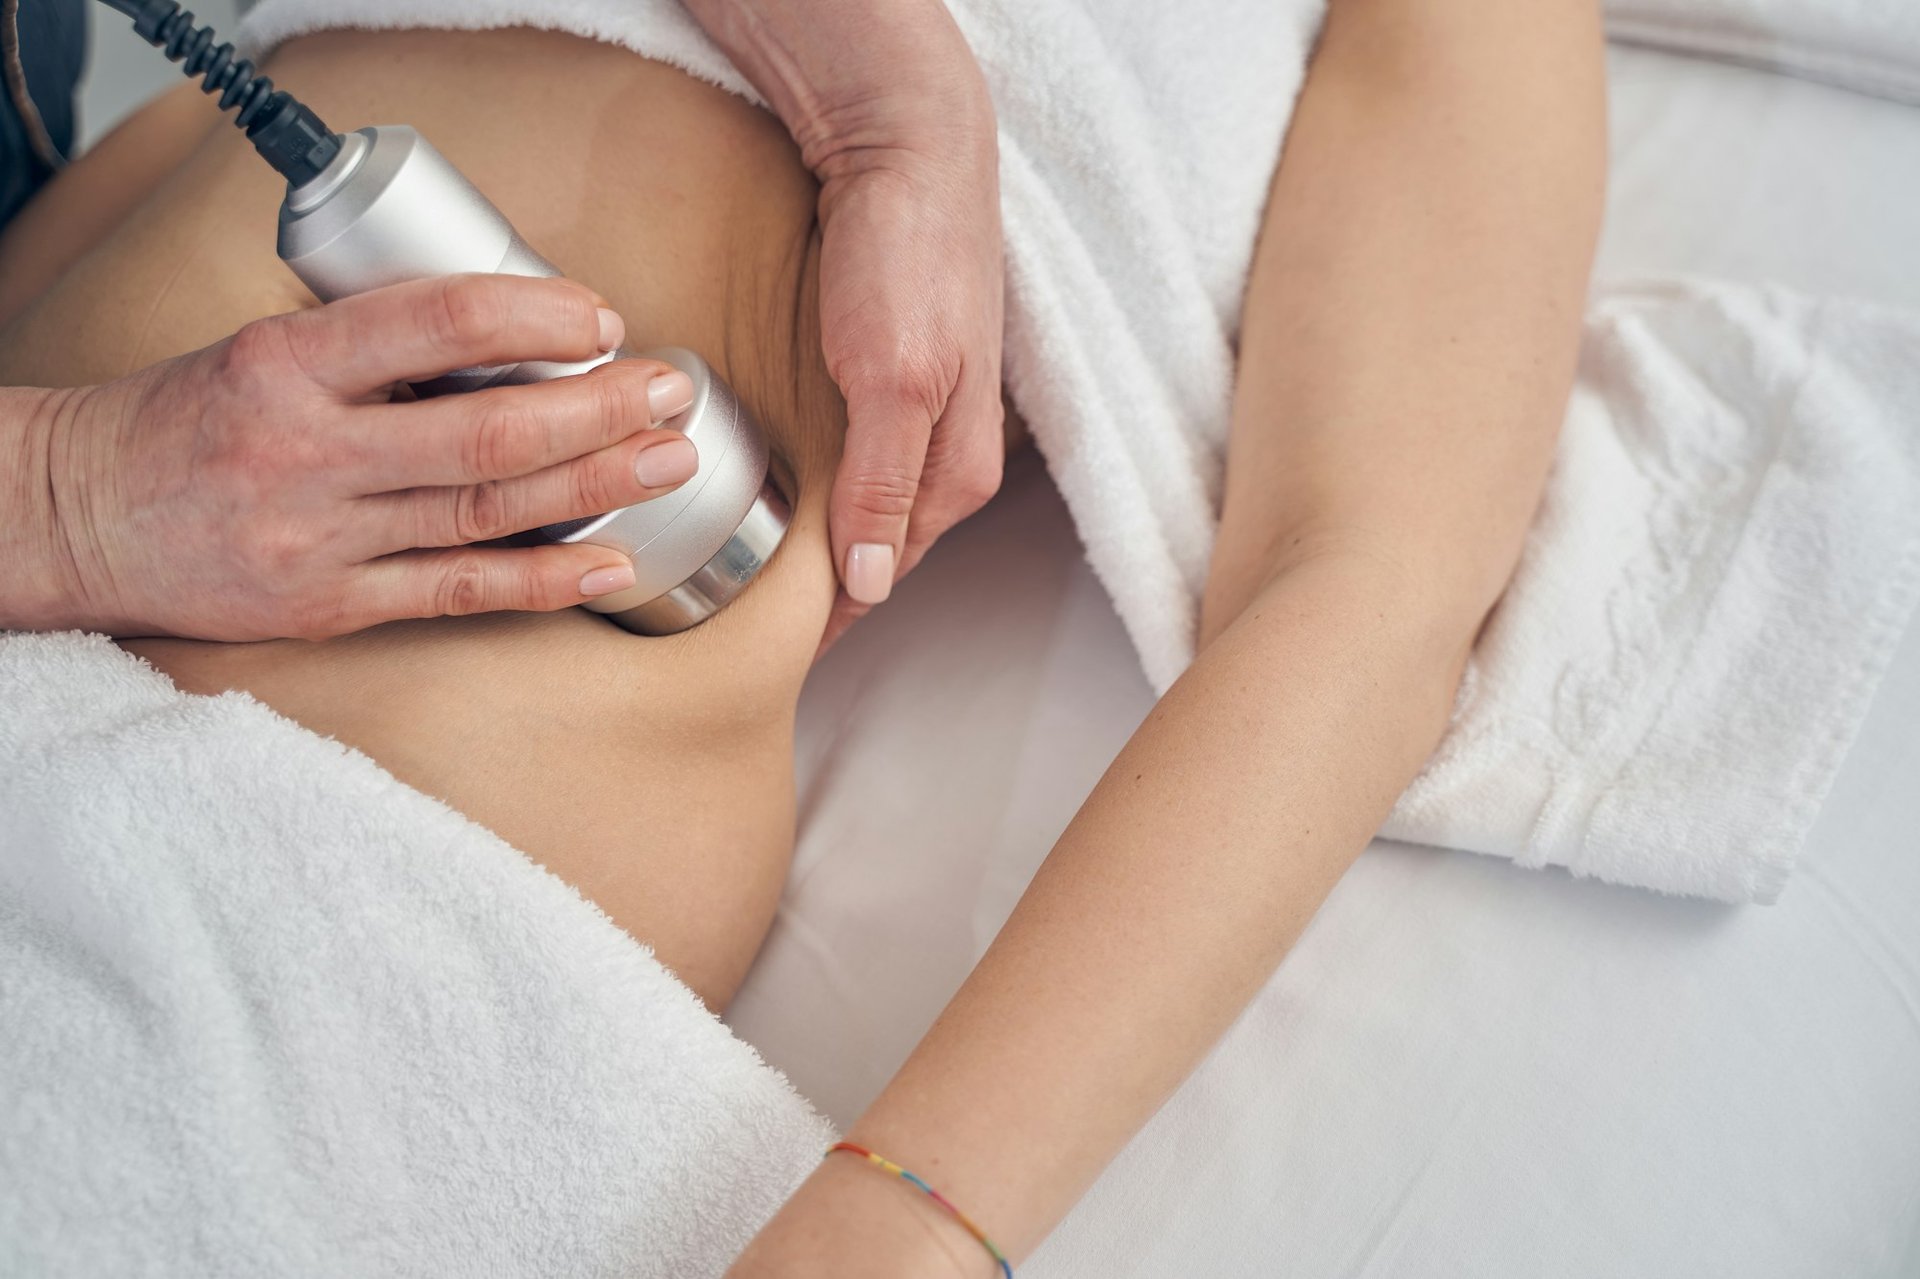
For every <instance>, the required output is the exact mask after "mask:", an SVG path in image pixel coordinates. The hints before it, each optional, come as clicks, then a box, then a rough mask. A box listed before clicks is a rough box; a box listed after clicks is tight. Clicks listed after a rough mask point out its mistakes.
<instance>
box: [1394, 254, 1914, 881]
mask: <svg viewBox="0 0 1920 1279" xmlns="http://www.w3.org/2000/svg"><path fill="white" fill-rule="evenodd" d="M1917 596H1920V316H1916V315H1913V314H1911V313H1908V312H1902V311H1896V310H1892V309H1889V308H1885V307H1880V306H1875V305H1872V304H1867V303H1860V302H1846V301H1815V300H1812V299H1808V298H1805V297H1802V296H1799V295H1797V294H1794V293H1792V292H1789V291H1787V290H1784V289H1754V288H1745V287H1730V286H1724V285H1719V286H1716V285H1710V284H1704V283H1693V284H1688V283H1665V284H1649V285H1645V286H1642V287H1638V288H1623V289H1619V290H1616V291H1613V292H1610V293H1609V294H1608V295H1606V296H1605V297H1604V298H1603V300H1602V301H1601V302H1600V303H1599V304H1598V305H1597V306H1596V307H1595V308H1594V310H1593V313H1592V316H1591V318H1590V320H1589V322H1588V328H1587V342H1586V346H1585V349H1584V351H1583V355H1582V361H1581V370H1580V382H1579V386H1578V389H1577V390H1576V392H1575V395H1574V402H1573V408H1572V411H1571V413H1570V414H1569V416H1568V418H1567V424H1566V429H1565V433H1564V435H1563V438H1562V441H1561V446H1560V452H1559V456H1558V459H1557V461H1556V464H1555V469H1554V474H1553V477H1552V479H1551V481H1550V482H1549V484H1548V488H1547V494H1546V498H1545V501H1544V504H1543V506H1542V508H1541V512H1540V516H1539V519H1538V520H1537V521H1536V523H1535V526H1534V529H1533V532H1532V535H1531V539H1530V541H1529V543H1528V546H1527V550H1526V555H1525V558H1524V560H1523V561H1522V563H1521V565H1520V569H1519V571H1518V573H1517V574H1516V575H1515V577H1514V580H1513V583H1512V585H1511V586H1510V587H1509V588H1508V590H1507V593H1506V596H1505V598H1504V599H1503V600H1502V602H1501V604H1500V607H1499V610H1498V611H1497V612H1496V613H1495V614H1494V616H1493V618H1492V620H1491V622H1490V623H1489V625H1488V627H1487V629H1486V632H1485V633H1484V634H1483V635H1482V637H1481V640H1480V643H1479V644H1478V645H1477V647H1476V648H1475V651H1474V655H1473V660H1472V664H1471V666H1470V669H1469V676H1468V680H1467V683H1466V685H1465V687H1464V688H1463V690H1462V692H1461V696H1460V700H1459V703H1458V705H1457V708H1456V713H1455V718H1454V724H1453V728H1452V731H1451V732H1450V733H1449V734H1448V735H1447V738H1446V740H1445V741H1444V742H1443V743H1442V745H1441V747H1440V751H1439V753H1438V754H1437V755H1436V756H1435V758H1434V760H1433V761H1432V763H1431V764H1430V765H1429V767H1428V768H1427V771H1426V772H1425V774H1424V775H1422V776H1421V777H1420V778H1419V779H1418V780H1417V781H1416V782H1415V783H1414V784H1413V786H1412V787H1411V788H1410V789H1409V790H1408V791H1407V793H1406V795H1404V796H1403V797H1402V798H1401V801H1400V805H1399V807H1398V808H1397V809H1396V810H1395V812H1394V815H1393V819H1392V821H1391V822H1390V823H1389V824H1388V826H1387V829H1386V832H1385V833H1386V834H1388V835H1392V836H1396V837H1399V838H1402V839H1410V840H1414V841H1416V842H1420V843H1428V844H1439V845H1444V846H1446V847H1450V848H1468V849H1473V850H1476V851H1479V852H1488V853H1498V854H1501V855H1503V856H1508V857H1513V858H1515V859H1516V860H1518V861H1519V862H1521V863H1522V864H1523V865H1530V866H1539V865H1558V866H1565V867H1567V868H1568V869H1570V870H1572V871H1574V872H1575V873H1576V874H1581V875H1592V876H1595V877H1597V878H1600V879H1607V880H1612V881H1614V882H1616V883H1623V884H1637V885H1641V886H1643V887H1647V888H1655V889H1660V890H1662V891H1665V892H1670V893H1686V894H1694V895H1699V896H1706V897H1715V898H1719V899H1721V900H1723V901H1731V902H1740V901H1772V900H1773V899H1774V897H1775V896H1777V895H1778V893H1779V891H1780V888H1781V885H1782V884H1783V882H1784V881H1785V879H1786V877H1787V873H1788V871H1789V870H1790V869H1791V868H1792V865H1793V859H1794V856H1795V855H1796V854H1797V853H1798V851H1799V848H1800V845H1801V843H1802V841H1803V840H1804V838H1805V836H1806V833H1807V830H1808V828H1809V827H1810V826H1811V825H1812V823H1813V819H1814V817H1815V816H1816V815H1817V813H1818V811H1819V807H1820V801H1821V800H1822V799H1824V798H1825V796H1826V793H1827V789H1828V787H1829V786H1830V785H1831V783H1832V781H1833V778H1834V775H1835V773H1836V772H1837V771H1838V769H1839V766H1840V762H1841V759H1842V758H1843V757H1844V755H1845V754H1846V750H1847V747H1848V746H1849V744H1851V742H1852V741H1853V737H1854V733H1855V731H1856V729H1857V728H1858V727H1859V724H1860V721H1861V719H1862V718H1863V716H1864V715H1865V714H1866V710H1867V706H1868V703H1869V701H1870V699H1871V697H1872V692H1873V689H1874V687H1875V686H1876V685H1877V684H1878V682H1879V679H1880V675H1881V673H1882V672H1883V671H1884V670H1885V669H1886V665H1887V662H1888V660H1889V658H1890V657H1891V655H1892V653H1893V650H1894V648H1895V646H1896V643H1897V641H1898V639H1899V637H1900V635H1901V633H1902V631H1903V630H1904V628H1905V627H1906V626H1907V625H1908V623H1909V621H1910V619H1911V618H1912V616H1913V611H1914V605H1915V599H1916V597H1917Z"/></svg>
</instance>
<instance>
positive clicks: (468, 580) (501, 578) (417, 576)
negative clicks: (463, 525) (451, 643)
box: [347, 545, 635, 629]
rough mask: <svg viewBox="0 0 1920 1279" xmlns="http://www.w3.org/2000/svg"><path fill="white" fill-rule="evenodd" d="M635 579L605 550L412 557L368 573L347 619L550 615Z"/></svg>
mask: <svg viewBox="0 0 1920 1279" xmlns="http://www.w3.org/2000/svg"><path fill="white" fill-rule="evenodd" d="M634 580H635V579H634V572H633V564H632V562H631V561H630V560H628V559H627V557H626V556H624V555H622V554H620V553H619V552H618V551H610V550H608V549H607V548H605V547H603V546H560V545H555V546H536V547H520V548H502V547H473V546H468V547H460V548H458V549H455V550H435V551H405V552H402V553H400V554H398V555H389V556H386V557H384V558H382V559H378V560H373V561H371V562H369V563H367V564H365V565H363V566H362V568H361V570H360V573H359V575H358V578H357V580H356V581H355V584H354V587H353V589H352V591H351V593H350V602H349V606H348V609H347V612H348V614H349V615H364V616H366V617H371V618H374V619H376V620H385V619H387V618H394V617H464V616H466V615H468V614H470V613H492V612H498V611H500V610H503V609H508V610H513V611H515V612H524V613H550V612H553V611H555V610H557V609H562V608H570V607H572V606H574V605H576V604H584V603H586V602H587V601H588V600H590V599H595V598H598V597H600V596H603V595H610V594H612V593H614V592H616V591H621V590H625V589H626V588H627V587H629V586H632V585H633V583H634ZM366 624H367V623H365V622H362V623H360V625H366ZM348 629H351V627H349V628H348Z"/></svg>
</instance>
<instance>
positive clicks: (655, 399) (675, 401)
mask: <svg viewBox="0 0 1920 1279" xmlns="http://www.w3.org/2000/svg"><path fill="white" fill-rule="evenodd" d="M692 403H693V379H692V378H690V377H688V376H687V375H686V374H684V373H682V372H680V371H679V370H678V369H675V370H674V371H673V372H671V373H662V374H661V375H660V376H659V377H657V378H655V379H653V381H651V382H649V383H647V411H648V412H649V413H651V414H653V420H654V421H656V422H664V421H666V420H667V419H668V418H670V417H672V416H674V415H675V414H676V413H684V412H686V411H687V409H688V407H689V406H691V405H692Z"/></svg>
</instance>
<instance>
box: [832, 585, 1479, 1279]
mask: <svg viewBox="0 0 1920 1279" xmlns="http://www.w3.org/2000/svg"><path fill="white" fill-rule="evenodd" d="M1406 598H1407V596H1406V592H1405V590H1404V584H1403V583H1402V582H1401V581H1400V580H1398V578H1397V577H1396V576H1394V575H1392V574H1390V573H1387V572H1384V571H1383V570H1382V569H1381V568H1380V567H1379V566H1378V565H1377V564H1376V563H1375V562H1374V561H1372V560H1370V559H1362V558H1353V559H1348V558H1345V557H1341V556H1327V557H1322V558H1318V559H1316V560H1314V561H1312V562H1310V563H1306V564H1303V565H1301V566H1300V567H1299V568H1297V569H1295V570H1293V571H1290V572H1288V573H1286V574H1283V575H1282V576H1280V577H1279V578H1277V579H1275V580H1274V581H1273V582H1272V583H1271V584H1269V585H1268V586H1267V587H1266V588H1265V590H1264V591H1263V592H1262V593H1261V595H1260V596H1259V598H1258V599H1257V600H1255V601H1254V602H1253V604H1252V605H1251V606H1250V607H1249V608H1248V609H1247V610H1246V611H1245V612H1244V613H1243V614H1242V616H1241V617H1240V618H1239V619H1238V620H1237V621H1235V622H1234V623H1233V624H1232V625H1231V626H1230V627H1228V628H1227V629H1226V631H1225V632H1224V633H1223V634H1222V635H1221V636H1220V637H1219V638H1218V639H1217V640H1216V641H1215V642H1214V643H1213V644H1212V645H1211V646H1210V647H1209V648H1208V649H1207V650H1206V652H1205V653H1204V654H1202V656H1201V657H1200V659H1199V660H1198V661H1197V662H1196V663H1195V664H1194V666H1193V667H1192V668H1191V669H1190V670H1189V671H1188V672H1187V674H1186V675H1185V676H1183V677H1182V678H1181V680H1180V681H1179V682H1178V683H1177V684H1176V685H1175V686H1174V688H1173V689H1172V690H1171V691H1170V692H1169V693H1168V694H1167V695H1166V697H1165V698H1163V699H1162V701H1161V703H1160V705H1159V706H1158V707H1156V708H1155V710H1154V712H1153V714H1152V715H1151V716H1150V717H1149V718H1148V720H1147V721H1146V723H1145V724H1144V725H1143V726H1142V727H1141V729H1140V730H1139V731H1138V732H1137V733H1136V734H1135V736H1134V738H1133V740H1132V741H1131V742H1129V743H1128V745H1127V747H1126V749H1125V750H1124V751H1123V752H1122V753H1121V755H1120V756H1119V758H1118V759H1117V760H1116V761H1115V762H1114V764H1113V765H1112V767H1111V768H1110V769H1109V770H1108V771H1107V774H1106V776H1105V777H1104V778H1103V780H1102V781H1101V783H1100V785H1099V787H1098V788H1097V789H1096V790H1095V791H1094V793H1093V796H1092V797H1091V798H1090V799H1089V800H1088V801H1087V803H1086V805H1085V807H1083V808H1082V809H1081V811H1080V813H1079V815H1078V816H1077V817H1076V818H1075V819H1074V822H1073V824H1072V825H1071V826H1070V827H1069V828H1068V830H1067V832H1066V834H1065V835H1064V836H1063V837H1062V838H1061V840H1060V842H1059V844H1058V845H1057V846H1056V847H1055V848H1054V851H1053V853H1052V854H1051V855H1050V856H1049V857H1048V859H1047V862H1046V864H1045V865H1044V866H1043V867H1042V868H1041V871H1040V873H1039V875H1038V876H1037V877H1036V878H1035V880H1034V882H1033V885H1032V887H1031V888H1030V889H1029V890H1028V892H1027V894H1026V896H1025V897H1023V898H1022V899H1021V902H1020V905H1019V908H1018V909H1017V910H1016V912H1015V913H1014V915H1013V917H1012V919H1011V920H1010V921H1009V922H1008V923H1007V925H1006V927H1005V928H1004V929H1003V930H1002V932H1001V933H1000V935H999V937H998V939H997V940H996V941H995V942H994V944H993V946H992V948H991V949H990V950H989V951H988V952H987V955H986V957H985V958H984V959H983V960H982V961H981V963H980V966H979V967H978V968H977V969H976V970H975V972H974V974H973V975H972V977H970V978H969V980H968V981H967V983H966V985H965V987H964V988H963V989H962V990H961V992H960V994H959V995H958V996H957V997H956V998H955V999H954V1001H953V1003H952V1004H951V1005H950V1006H949V1007H948V1009H947V1011H946V1012H945V1014H944V1015H943V1016H942V1017H941V1018H940V1020H939V1022H938V1023H936V1025H935V1026H934V1028H933V1030H932V1031H931V1032H930V1033H929V1034H928V1035H927V1037H926V1038H925V1040H923V1041H922V1043H921V1045H920V1047H919V1048H918V1049H917V1050H916V1052H915V1053H914V1055H913V1057H912V1059H911V1060H910V1061H909V1062H908V1063H907V1065H906V1066H905V1067H904V1068H903V1069H902V1070H901V1072H900V1074H899V1075H898V1076H896V1078H895V1079H894V1081H893V1082H892V1083H891V1084H890V1085H889V1087H888V1088H887V1090H886V1092H885V1094H884V1095H883V1096H882V1097H881V1098H880V1099H879V1101H878V1102H876V1103H875V1105H874V1106H873V1107H872V1109H870V1110H869V1111H868V1112H867V1114H866V1115H865V1116H863V1117H862V1119H861V1120H860V1121H859V1123H858V1124H856V1125H855V1127H854V1129H853V1133H852V1137H853V1139H854V1140H856V1141H859V1142H862V1143H863V1144H869V1145H871V1146H872V1147H873V1148H875V1149H877V1150H880V1151H883V1152H885V1153H887V1154H888V1155H889V1156H890V1157H891V1158H893V1159H896V1160H898V1161H900V1162H902V1163H903V1164H905V1165H906V1166H907V1167H909V1168H912V1169H913V1170H914V1171H916V1172H918V1173H919V1174H920V1175H922V1176H924V1177H926V1178H927V1179H928V1180H930V1181H931V1182H932V1183H933V1184H934V1185H936V1186H938V1187H940V1188H941V1189H942V1190H944V1191H945V1192H946V1193H947V1194H949V1195H950V1196H951V1197H953V1198H954V1199H955V1200H956V1201H957V1202H959V1203H961V1204H963V1205H965V1206H966V1208H967V1210H968V1211H969V1212H970V1213H972V1214H974V1215H975V1216H976V1217H977V1218H978V1219H979V1220H980V1221H982V1222H983V1223H986V1224H987V1228H988V1229H989V1230H990V1231H992V1232H995V1233H997V1234H998V1235H999V1236H1000V1237H1001V1238H1000V1242H1001V1243H1002V1244H1003V1246H1006V1247H1007V1248H1009V1249H1010V1250H1011V1251H1014V1252H1015V1254H1016V1255H1019V1254H1022V1253H1024V1252H1025V1251H1026V1250H1027V1249H1029V1248H1031V1247H1032V1246H1033V1245H1034V1244H1036V1243H1037V1242H1038V1241H1039V1240H1040V1239H1041V1238H1042V1237H1043V1236H1044V1235H1045V1234H1046V1232H1047V1231H1048V1230H1049V1229H1051V1228H1052V1226H1053V1224H1054V1223H1055V1222H1056V1221H1057V1220H1058V1219H1059V1217H1060V1216H1061V1215H1062V1214H1063V1213H1064V1212H1065V1211H1066V1209H1067V1208H1068V1207H1069V1206H1071V1204H1072V1203H1073V1202H1074V1200H1075V1199H1077V1198H1078V1196H1079V1195H1080V1194H1081V1192H1082V1191H1083V1190H1084V1189H1085V1187H1086V1185H1087V1183H1088V1182H1089V1181H1091V1179H1092V1178H1093V1177H1094V1175H1095V1174H1096V1173H1098V1171H1099V1170H1100V1168H1101V1167H1102V1166H1103V1165H1104V1164H1105V1163H1106V1161H1107V1160H1108V1159H1109V1158H1111V1157H1112V1155H1113V1153H1114V1152H1115V1151H1116V1150H1117V1149H1118V1148H1119V1147H1120V1146H1121V1145H1122V1144H1124V1143H1125V1141H1126V1140H1127V1139H1128V1138H1129V1137H1130V1136H1131V1135H1132V1133H1133V1132H1134V1130H1135V1129H1136V1128H1137V1127H1138V1126H1139V1125H1140V1124H1141V1123H1142V1122H1143V1121H1144V1120H1145V1119H1146V1117H1147V1116H1148V1115H1149V1114H1151V1113H1152V1112H1153V1110H1154V1109H1155V1108H1157V1107H1158V1106H1159V1105H1160V1103H1161V1102H1162V1100H1163V1099H1164V1098H1165V1097H1166V1096H1167V1094H1168V1093H1169V1092H1171V1091H1172V1089H1173V1088H1174V1087H1175V1086H1176V1085H1177V1084H1178V1083H1179V1082H1180V1081H1181V1079H1182V1078H1184V1077H1185V1075H1186V1074H1187V1072H1188V1071H1189V1070H1191V1069H1192V1067H1193V1065H1194V1063H1195V1062H1196V1061H1197V1060H1198V1059H1199V1057H1200V1056H1201V1055H1202V1054H1203V1053H1204V1052H1205V1051H1206V1050H1207V1049H1208V1048H1209V1047H1210V1046H1211V1045H1212V1044H1213V1042H1214V1041H1215V1040H1216V1039H1217V1038H1218V1036H1219V1035H1220V1034H1221V1033H1222V1032H1223V1031H1224V1030H1225V1028H1226V1026H1227V1025H1228V1023H1229V1022H1231V1021H1232V1019H1233V1018H1234V1017H1235V1016H1236V1015H1237V1014H1238V1013H1239V1011H1240V1009H1241V1008H1242V1007H1243V1006H1244V1004H1245V1003H1246V1001H1247V1000H1248V999H1249V998H1250V997H1251V996H1252V995H1253V993H1254V992H1255V991H1256V990H1257V989H1258V988H1259V986H1260V985H1261V984H1262V983H1263V982H1264V981H1265V980H1266V979H1267V977H1268V976H1269V974H1271V973H1272V971H1273V969H1274V967H1275V966H1276V965H1277V964H1278V963H1279V961H1280V958H1281V956H1282V955H1284V954H1285V953H1286V951H1287V949H1288V947H1289V946H1291V945H1292V943H1293V941H1294V939H1295V938H1296V937H1297V936H1298V935H1299V932H1300V930H1301V929H1302V928H1303V927H1304V926H1305V924H1306V922H1307V920H1308V919H1309V918H1310V917H1311V916H1312V914H1313V912H1314V910H1315V909H1316V908H1317V907H1318V906H1319V904H1320V902H1321V900H1322V899H1323V898H1324V897H1325V895H1326V893H1327V892H1328V891H1329V889H1330V888H1331V887H1332V886H1333V883H1334V881H1335V880H1336V879H1338V878H1339V876H1340V874H1341V873H1342V872H1343V871H1344V870H1345V869H1346V867H1347V865H1348V864H1349V862H1350V861H1351V860H1352V859H1353V857H1354V855H1355V854H1356V853H1357V852H1358V851H1359V850H1360V849H1361V848H1362V847H1363V846H1364V845H1365V844H1366V842H1367V840H1368V838H1369V836H1370V835H1371V834H1372V832H1373V830H1374V829H1375V827H1376V826H1378V824H1379V823H1380V821H1381V820H1382V818H1383V817H1384V816H1385V814H1386V812H1387V810H1388V808H1389V807H1390V805H1391V804H1392V802H1393V799H1394V797H1395V796H1396V795H1397V794H1399V792H1400V790H1401V789H1402V788H1403V787H1404V786H1405V785H1406V783H1407V781H1408V779H1409V778H1411V777H1412V775H1413V774H1414V772H1415V771H1416V770H1417V769H1418V767H1419V765H1420V762H1421V761H1422V760H1423V759H1424V758H1425V757H1426V755H1427V753H1428V752H1429V751H1430V750H1431V748H1432V746H1433V743H1434V742H1435V740H1436V739H1437V737H1438V736H1439V733H1440V732H1441V730H1442V728H1443V726H1444V724H1445V722H1446V716H1447V711H1448V708H1449V705H1450V702H1451V697H1452V689H1453V685H1454V680H1455V678H1456V676H1457V672H1458V665H1459V660H1460V658H1461V657H1462V656H1463V654H1464V650H1465V644H1464V637H1463V639H1462V642H1461V643H1460V645H1458V646H1457V647H1450V646H1448V645H1446V644H1443V643H1439V642H1436V637H1437V636H1438V635H1440V634H1441V632H1440V631H1439V630H1437V629H1436V628H1434V627H1432V626H1431V625H1429V622H1428V619H1426V618H1423V617H1420V616H1417V615H1416V614H1415V613H1413V612H1412V611H1410V610H1409V609H1407V607H1406ZM841 1171H842V1175H846V1174H847V1173H848V1172H849V1170H848V1169H842V1170H841ZM850 1171H851V1172H853V1173H858V1172H861V1171H864V1170H862V1169H860V1168H858V1167H857V1166H854V1167H853V1168H852V1169H851V1170H850ZM981 1273H985V1272H984V1271H981Z"/></svg>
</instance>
